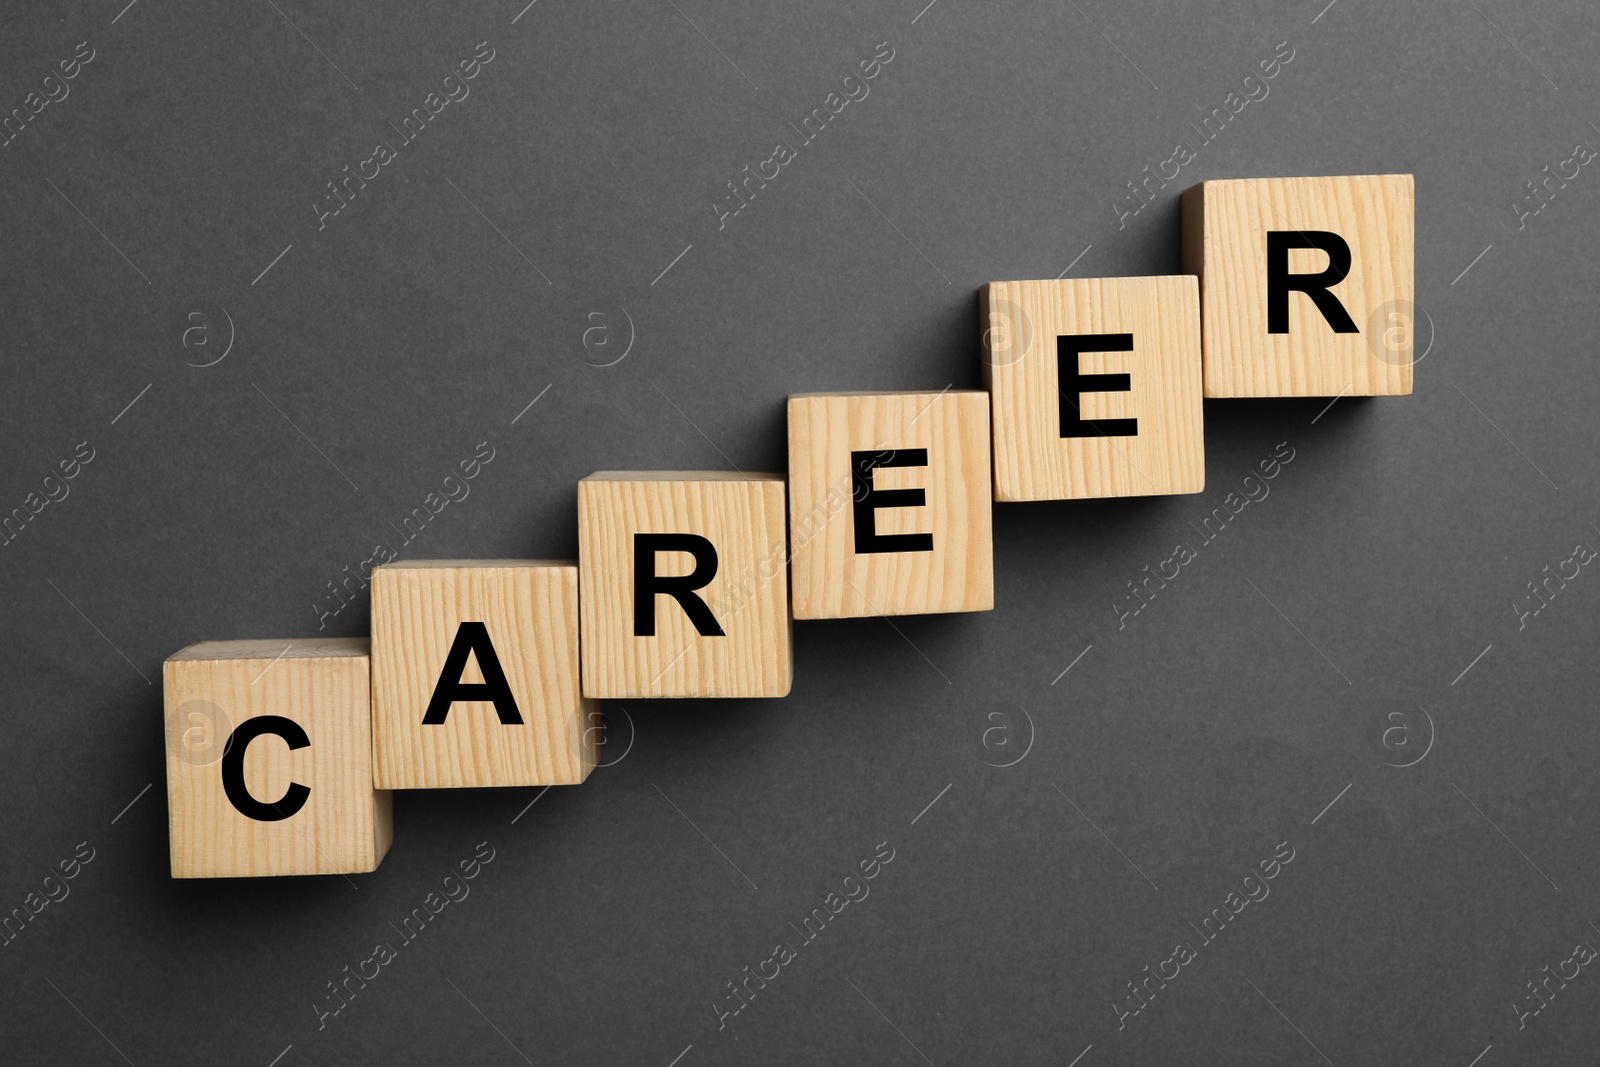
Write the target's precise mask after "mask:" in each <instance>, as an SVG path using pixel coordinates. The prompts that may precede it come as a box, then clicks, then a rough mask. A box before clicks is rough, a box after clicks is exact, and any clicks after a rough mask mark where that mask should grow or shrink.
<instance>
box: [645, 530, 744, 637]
mask: <svg viewBox="0 0 1600 1067" xmlns="http://www.w3.org/2000/svg"><path fill="white" fill-rule="evenodd" d="M657 552H687V553H689V554H690V555H691V556H693V557H694V570H692V571H690V572H689V573H688V574H685V575H659V574H657V573H656V553H657ZM716 576H717V547H716V546H715V545H713V544H712V543H711V542H710V541H708V540H707V539H706V538H704V537H701V536H700V535H699V534H688V533H636V534H634V535H633V635H634V636H635V637H654V636H655V635H656V595H657V594H658V593H665V594H667V595H668V596H670V597H672V599H674V600H676V601H677V602H678V606H679V607H681V608H683V613H684V614H685V615H687V616H689V621H690V622H691V623H693V624H694V628H695V630H696V632H698V633H699V634H700V636H701V637H723V636H725V635H724V634H723V632H722V627H721V626H720V625H718V624H717V617H716V616H715V615H713V614H711V609H710V608H709V607H707V606H706V602H705V601H704V600H701V599H700V597H699V596H697V595H696V594H695V590H696V589H704V588H705V587H706V586H708V585H710V584H711V579H713V578H715V577H716Z"/></svg>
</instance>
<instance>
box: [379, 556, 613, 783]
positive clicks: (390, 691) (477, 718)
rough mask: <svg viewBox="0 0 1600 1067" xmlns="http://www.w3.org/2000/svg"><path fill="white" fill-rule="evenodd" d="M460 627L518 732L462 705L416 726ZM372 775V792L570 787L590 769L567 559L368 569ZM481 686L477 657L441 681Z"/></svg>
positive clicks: (594, 746) (588, 711) (590, 728)
mask: <svg viewBox="0 0 1600 1067" xmlns="http://www.w3.org/2000/svg"><path fill="white" fill-rule="evenodd" d="M463 622H479V623H482V624H483V626H484V629H485V632H486V633H487V635H488V638H489V640H490V641H491V642H492V643H493V646H494V653H495V658H496V660H497V661H498V662H499V664H500V668H501V670H502V672H503V673H504V674H505V678H506V682H507V684H508V685H509V687H510V690H511V695H512V697H513V698H514V699H515V701H516V706H517V711H518V714H519V717H520V718H521V719H522V722H521V723H520V724H519V723H502V722H501V719H500V716H499V715H498V714H497V712H496V710H495V707H494V705H493V703H491V702H490V701H487V700H461V701H456V702H454V703H453V704H451V705H450V710H449V712H448V714H447V715H446V716H445V719H444V721H443V722H439V723H424V722H423V721H422V720H423V715H424V713H425V712H426V710H427V708H428V704H429V701H430V699H431V698H432V696H433V693H434V690H435V688H436V687H437V686H438V685H439V683H440V680H441V677H442V674H443V668H444V667H445V660H446V656H447V655H448V653H449V652H450V649H451V647H452V645H453V644H454V643H455V641H456V635H457V632H458V629H459V628H460V626H461V624H462V623H463ZM372 668H373V672H372V674H373V752H374V757H373V767H374V772H375V775H376V779H375V780H376V784H377V785H378V787H379V788H381V789H438V788H460V787H464V786H529V785H575V784H577V783H579V782H582V781H583V780H584V779H585V778H587V777H588V775H589V771H590V770H592V769H593V768H594V766H595V765H596V763H597V762H598V760H599V737H600V731H599V729H598V724H597V723H596V722H595V719H596V716H597V713H598V707H597V706H596V705H595V703H594V702H593V701H588V700H584V699H583V698H582V697H581V696H580V694H579V687H578V566H577V564H576V563H575V562H574V561H571V560H564V561H563V560H417V561H408V562H405V563H390V564H387V565H385V566H382V567H376V568H374V569H373V571H372ZM483 680H484V678H483V672H482V669H481V667H480V665H479V663H478V660H477V657H476V656H475V655H474V656H469V657H468V659H467V661H466V665H465V667H464V669H463V670H462V671H461V672H460V673H459V674H458V675H457V676H456V677H455V678H451V679H449V681H450V682H458V681H459V682H464V683H468V684H475V683H481V682H482V681H483Z"/></svg>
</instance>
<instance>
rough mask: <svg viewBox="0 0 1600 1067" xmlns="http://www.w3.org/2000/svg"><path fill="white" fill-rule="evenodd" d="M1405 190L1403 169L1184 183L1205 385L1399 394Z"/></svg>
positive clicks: (1405, 389)
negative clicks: (1399, 171) (1197, 283)
mask: <svg viewBox="0 0 1600 1067" xmlns="http://www.w3.org/2000/svg"><path fill="white" fill-rule="evenodd" d="M1415 200H1416V193H1415V183H1414V182H1413V180H1412V177H1411V175H1409V174H1379V175H1364V176H1355V177H1334V178H1234V179H1227V180H1224V181H1208V182H1202V183H1200V184H1199V185H1196V186H1193V187H1192V188H1190V189H1187V190H1185V192H1184V194H1183V269H1184V270H1186V271H1188V272H1189V273H1191V274H1198V275H1199V276H1200V319H1201V323H1202V327H1203V331H1204V342H1203V346H1204V350H1205V389H1206V396H1208V397H1242V396H1404V395H1406V394H1409V393H1410V392H1411V360H1412V351H1411V332H1412V326H1413V315H1414V306H1413V304H1412V284H1413V279H1412V270H1413V262H1412V257H1413V218H1414V215H1415Z"/></svg>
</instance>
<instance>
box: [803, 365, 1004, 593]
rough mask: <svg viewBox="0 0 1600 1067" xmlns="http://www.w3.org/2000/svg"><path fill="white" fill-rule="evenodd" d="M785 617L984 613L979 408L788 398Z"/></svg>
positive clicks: (982, 405)
mask: <svg viewBox="0 0 1600 1067" xmlns="http://www.w3.org/2000/svg"><path fill="white" fill-rule="evenodd" d="M789 508H790V516H789V543H790V551H791V554H792V567H793V572H792V573H793V585H794V589H793V597H794V617H795V618H797V619H844V618H856V617H860V616H865V615H924V614H934V613H939V612H957V611H989V610H991V609H992V608H993V607H994V535H993V529H992V524H991V515H992V510H993V499H992V497H991V488H990V481H989V396H988V394H987V393H984V392H982V391H980V390H965V389H962V390H952V389H946V390H944V391H942V392H894V393H801V394H798V395H795V396H791V397H790V398H789Z"/></svg>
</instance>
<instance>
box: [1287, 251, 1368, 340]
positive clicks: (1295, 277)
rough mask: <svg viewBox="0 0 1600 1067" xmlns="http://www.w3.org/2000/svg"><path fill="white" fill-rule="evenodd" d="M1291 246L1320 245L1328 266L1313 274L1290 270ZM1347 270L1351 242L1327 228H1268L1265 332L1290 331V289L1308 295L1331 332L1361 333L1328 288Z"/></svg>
mask: <svg viewBox="0 0 1600 1067" xmlns="http://www.w3.org/2000/svg"><path fill="white" fill-rule="evenodd" d="M1291 248H1320V249H1321V250H1322V251H1323V252H1325V253H1327V256H1328V266H1327V269H1325V270H1323V271H1320V272H1319V273H1316V274H1290V273H1289V250H1290V249H1291ZM1349 273H1350V246H1349V245H1348V244H1347V243H1345V239H1344V238H1343V237H1340V236H1339V235H1338V234H1336V233H1329V232H1328V231H1326V230H1292V231H1290V230H1269V231H1268V232H1267V332H1268V333H1288V332H1289V291H1290V290H1291V289H1294V290H1298V291H1300V292H1302V293H1304V294H1306V295H1307V296H1309V297H1310V298H1311V302H1312V303H1313V304H1315V305H1316V307H1317V310H1318V311H1320V312H1322V317H1323V318H1324V319H1326V320H1328V325H1329V326H1332V327H1333V332H1334V333H1360V332H1361V331H1360V330H1358V329H1356V324H1355V323H1354V322H1353V321H1351V319H1350V313H1349V312H1348V311H1346V310H1345V308H1344V305H1343V304H1341V303H1339V298H1338V297H1336V296H1334V295H1333V294H1332V293H1330V292H1329V291H1328V290H1329V289H1331V288H1333V287H1334V286H1335V285H1338V284H1339V283H1340V282H1342V281H1344V280H1345V277H1346V276H1347V275H1348V274H1349Z"/></svg>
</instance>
